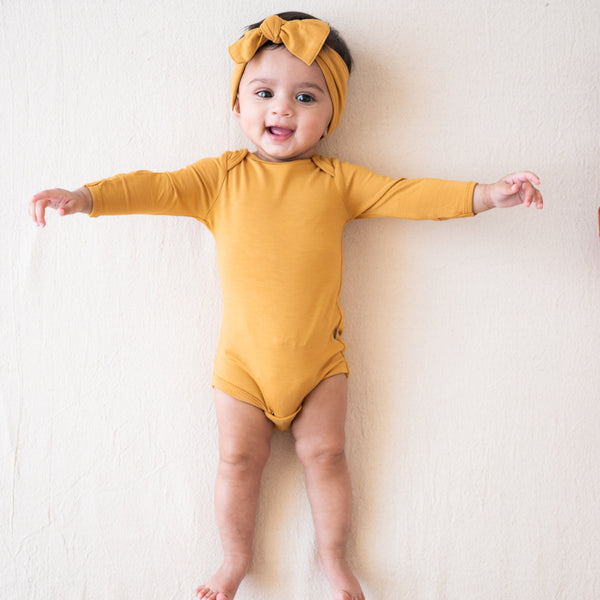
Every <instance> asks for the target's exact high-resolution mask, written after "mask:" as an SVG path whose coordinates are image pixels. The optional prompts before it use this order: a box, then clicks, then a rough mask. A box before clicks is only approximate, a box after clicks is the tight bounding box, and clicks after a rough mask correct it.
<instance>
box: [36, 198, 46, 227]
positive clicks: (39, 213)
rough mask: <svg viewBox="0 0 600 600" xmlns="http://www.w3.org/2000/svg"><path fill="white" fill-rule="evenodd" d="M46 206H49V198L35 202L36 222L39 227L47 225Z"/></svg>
mask: <svg viewBox="0 0 600 600" xmlns="http://www.w3.org/2000/svg"><path fill="white" fill-rule="evenodd" d="M46 206H48V200H37V201H36V203H35V222H36V225H37V226H38V227H45V226H46V219H45V216H46Z"/></svg>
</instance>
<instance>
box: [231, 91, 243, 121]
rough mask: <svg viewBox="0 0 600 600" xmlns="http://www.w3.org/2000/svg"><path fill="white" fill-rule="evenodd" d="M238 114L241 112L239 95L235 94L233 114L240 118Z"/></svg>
mask: <svg viewBox="0 0 600 600" xmlns="http://www.w3.org/2000/svg"><path fill="white" fill-rule="evenodd" d="M240 114H241V113H240V97H239V96H237V97H236V99H235V103H234V105H233V116H234V117H235V118H236V119H239V118H240Z"/></svg>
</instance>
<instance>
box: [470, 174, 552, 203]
mask: <svg viewBox="0 0 600 600" xmlns="http://www.w3.org/2000/svg"><path fill="white" fill-rule="evenodd" d="M539 184H540V179H539V177H538V176H537V175H535V173H531V172H530V171H521V172H519V173H512V174H511V175H507V176H506V177H503V178H502V179H500V180H499V181H497V182H496V183H488V184H484V185H480V184H478V185H477V186H476V187H475V192H474V194H473V212H475V213H478V212H481V211H484V210H487V209H489V208H510V207H512V206H518V205H520V204H523V205H524V206H526V207H529V206H531V205H532V204H535V207H536V208H538V209H540V208H543V207H544V199H543V198H542V194H541V192H540V191H539V190H538V189H537V188H536V187H535V186H536V185H539Z"/></svg>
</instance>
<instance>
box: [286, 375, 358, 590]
mask: <svg viewBox="0 0 600 600" xmlns="http://www.w3.org/2000/svg"><path fill="white" fill-rule="evenodd" d="M346 402H347V382H346V376H345V375H343V374H342V375H334V376H333V377H330V378H328V379H325V380H324V381H322V382H321V383H320V384H319V385H318V386H317V387H316V388H315V389H314V390H313V391H312V392H311V393H310V394H309V395H308V396H307V398H306V400H305V402H304V406H303V408H302V410H301V411H300V413H299V415H298V416H297V417H296V419H295V420H294V423H293V425H292V431H293V434H294V437H295V438H296V452H297V454H298V457H299V458H300V460H301V461H302V464H303V465H304V469H305V472H306V491H307V493H308V499H309V501H310V506H311V509H312V515H313V521H314V524H315V532H316V536H317V547H318V551H319V562H320V565H321V569H322V571H323V573H324V574H325V576H326V577H327V579H328V580H329V584H330V586H331V591H332V595H333V600H364V595H363V592H362V590H361V587H360V584H359V583H358V580H357V579H356V577H355V576H354V575H353V573H352V571H351V570H350V567H349V566H348V563H347V561H346V543H347V540H348V532H349V530H350V518H351V513H352V488H351V486H350V477H349V475H348V467H347V464H346V454H345V422H346Z"/></svg>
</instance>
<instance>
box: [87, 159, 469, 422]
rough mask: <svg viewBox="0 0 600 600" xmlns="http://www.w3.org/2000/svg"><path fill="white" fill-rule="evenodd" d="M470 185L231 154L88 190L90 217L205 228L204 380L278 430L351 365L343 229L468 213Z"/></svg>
mask: <svg viewBox="0 0 600 600" xmlns="http://www.w3.org/2000/svg"><path fill="white" fill-rule="evenodd" d="M474 186H475V183H472V182H471V183H462V182H453V181H443V180H435V179H416V180H406V179H396V180H394V179H391V178H389V177H383V176H380V175H377V174H375V173H373V172H372V171H370V170H368V169H365V168H362V167H358V166H355V165H351V164H349V163H346V162H342V161H340V160H338V159H335V158H326V157H323V156H319V155H315V156H313V157H312V158H309V159H303V160H297V161H293V162H284V163H272V162H265V161H262V160H260V159H258V158H256V157H255V156H254V155H253V154H250V153H249V152H248V151H247V150H238V151H236V152H225V153H224V154H223V155H222V156H220V157H218V158H208V159H204V160H200V161H198V162H196V163H194V164H193V165H190V166H188V167H187V168H185V169H182V170H180V171H175V172H170V173H151V172H148V171H137V172H134V173H130V174H127V175H117V176H115V177H111V178H109V179H105V180H102V181H98V182H95V183H92V184H88V186H87V187H88V188H89V189H90V191H91V193H92V197H93V202H94V204H93V211H92V214H91V216H93V217H97V216H100V215H116V214H160V215H179V216H189V217H194V218H195V219H197V220H198V221H200V222H202V223H204V224H205V225H206V226H207V227H208V229H209V230H210V231H211V232H212V234H213V235H214V238H215V241H216V245H217V256H218V263H219V270H220V275H221V283H222V288H223V321H222V324H221V332H220V337H219V343H218V347H217V352H216V358H215V366H214V374H213V379H212V384H213V386H215V387H218V388H219V389H221V390H223V391H224V392H226V393H227V394H229V395H231V396H233V397H235V398H237V399H239V400H241V401H244V402H248V403H250V404H252V405H254V406H257V407H258V408H260V409H261V410H263V411H264V413H265V415H266V416H267V417H268V418H269V419H270V420H271V421H273V423H274V424H275V426H276V427H277V428H278V429H282V430H284V429H289V427H290V426H291V422H292V420H293V419H294V417H295V416H296V415H297V414H298V412H299V411H300V409H301V408H302V402H303V400H304V398H305V397H306V396H307V394H308V393H309V392H310V391H311V390H312V389H313V388H314V387H315V386H316V385H317V384H318V383H319V382H320V381H322V380H323V379H325V378H326V377H330V376H332V375H335V374H338V373H348V365H347V363H346V359H345V357H344V350H345V348H346V346H345V344H344V342H343V341H342V339H341V334H342V331H343V327H344V325H343V316H342V309H341V307H340V303H339V298H340V291H341V285H342V232H343V228H344V225H346V223H348V222H349V221H350V220H352V219H366V218H372V217H398V218H406V219H436V220H441V219H450V218H456V217H465V216H471V215H473V212H472V198H473V189H474Z"/></svg>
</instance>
